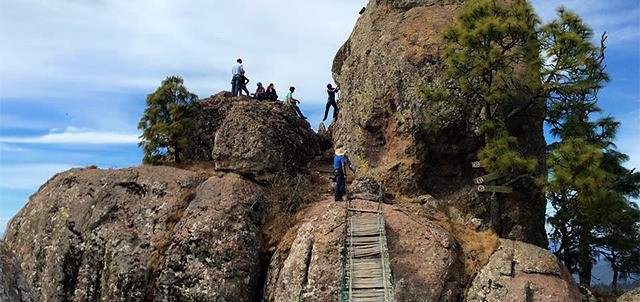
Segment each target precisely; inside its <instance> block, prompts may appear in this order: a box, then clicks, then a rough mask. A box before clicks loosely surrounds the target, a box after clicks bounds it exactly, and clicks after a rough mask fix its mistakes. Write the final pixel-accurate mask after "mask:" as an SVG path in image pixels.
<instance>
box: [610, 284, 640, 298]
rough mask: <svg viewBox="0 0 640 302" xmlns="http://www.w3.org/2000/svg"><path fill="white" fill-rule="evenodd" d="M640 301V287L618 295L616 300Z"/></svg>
mask: <svg viewBox="0 0 640 302" xmlns="http://www.w3.org/2000/svg"><path fill="white" fill-rule="evenodd" d="M637 301H640V287H637V288H635V289H633V290H630V291H628V292H626V293H624V294H623V295H622V296H620V297H618V300H616V302H637Z"/></svg>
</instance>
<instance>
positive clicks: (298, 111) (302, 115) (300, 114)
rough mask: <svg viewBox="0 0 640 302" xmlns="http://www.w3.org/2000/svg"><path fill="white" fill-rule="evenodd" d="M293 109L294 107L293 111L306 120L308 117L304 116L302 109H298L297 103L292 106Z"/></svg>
mask: <svg viewBox="0 0 640 302" xmlns="http://www.w3.org/2000/svg"><path fill="white" fill-rule="evenodd" d="M291 107H293V109H294V110H295V111H296V112H297V113H298V115H299V116H300V118H304V119H306V117H305V116H304V114H302V111H300V108H298V105H296V104H295V103H292V104H291Z"/></svg>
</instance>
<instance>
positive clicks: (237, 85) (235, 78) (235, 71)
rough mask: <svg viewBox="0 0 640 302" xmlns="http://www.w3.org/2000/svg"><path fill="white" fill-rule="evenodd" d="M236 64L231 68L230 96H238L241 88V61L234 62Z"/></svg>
mask: <svg viewBox="0 0 640 302" xmlns="http://www.w3.org/2000/svg"><path fill="white" fill-rule="evenodd" d="M236 62H237V64H236V65H233V67H232V68H231V96H238V95H240V89H241V88H242V74H243V73H244V68H243V67H242V59H240V58H238V59H237V60H236Z"/></svg>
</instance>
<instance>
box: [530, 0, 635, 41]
mask: <svg viewBox="0 0 640 302" xmlns="http://www.w3.org/2000/svg"><path fill="white" fill-rule="evenodd" d="M531 2H532V4H533V6H534V8H535V10H536V13H537V14H538V15H539V16H540V19H542V22H543V23H545V22H549V21H551V20H552V19H555V18H557V13H556V10H557V8H558V7H560V6H564V7H565V8H567V10H569V11H571V12H574V13H577V14H578V15H579V16H580V17H581V18H582V20H583V21H585V22H586V23H587V24H588V25H589V26H591V27H592V29H593V31H594V40H597V41H599V39H600V35H602V33H604V32H607V35H608V36H609V38H608V39H607V46H608V47H611V48H621V49H624V48H627V47H628V44H627V43H630V42H631V43H633V42H635V43H636V44H637V43H638V40H639V39H640V6H639V5H638V2H637V1H627V0H609V1H588V2H585V1H584V0H563V1H548V0H532V1H531Z"/></svg>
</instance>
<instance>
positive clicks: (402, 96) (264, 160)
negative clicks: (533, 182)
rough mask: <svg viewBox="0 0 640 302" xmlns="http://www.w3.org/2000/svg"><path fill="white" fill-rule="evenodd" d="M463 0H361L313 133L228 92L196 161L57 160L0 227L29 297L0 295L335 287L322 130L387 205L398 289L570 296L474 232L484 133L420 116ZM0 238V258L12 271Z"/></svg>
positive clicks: (527, 230) (318, 295) (531, 135)
mask: <svg viewBox="0 0 640 302" xmlns="http://www.w3.org/2000/svg"><path fill="white" fill-rule="evenodd" d="M460 2H461V1H455V0H448V1H447V0H395V1H393V0H372V1H370V3H369V5H368V6H367V9H366V11H364V12H363V14H362V16H361V17H360V20H359V21H358V23H357V24H356V27H355V29H354V32H353V34H352V36H351V37H350V38H349V40H348V41H347V42H346V43H345V45H344V46H343V47H342V48H341V50H340V51H339V52H338V55H337V56H336V59H335V61H334V67H333V72H334V76H335V77H336V80H337V82H338V83H340V86H341V88H342V91H343V95H342V99H341V101H340V106H341V110H340V116H339V117H338V119H337V121H336V122H335V123H334V124H332V125H331V126H330V127H329V128H328V129H324V130H325V131H322V133H321V135H320V136H319V137H318V136H316V135H315V134H314V133H313V131H312V130H311V128H310V126H309V124H308V123H307V122H306V121H304V120H301V119H299V118H298V117H297V116H296V115H295V113H294V112H293V111H291V110H290V108H287V107H286V106H285V105H284V104H282V103H280V102H258V101H255V100H249V99H247V98H244V97H230V96H229V94H228V93H226V92H222V93H219V94H216V95H215V96H212V97H210V98H208V99H205V100H202V101H201V102H200V104H199V105H200V106H201V108H200V110H199V113H198V116H197V117H195V120H196V122H197V124H198V129H199V131H198V133H195V134H194V138H193V139H192V140H191V141H190V146H189V147H188V148H187V150H186V153H185V158H184V159H185V161H187V162H191V163H195V164H194V165H182V166H180V167H167V166H164V167H162V166H158V167H151V166H142V167H134V168H128V169H121V170H111V169H109V170H100V169H97V168H81V169H80V168H78V169H71V170H69V171H66V172H63V173H60V174H58V175H55V176H54V177H53V178H51V179H50V180H49V181H47V183H45V184H44V185H43V186H42V187H41V188H40V189H39V190H38V191H37V192H36V193H35V194H34V195H33V196H32V197H31V198H30V200H29V202H28V203H27V205H26V206H25V207H24V208H23V209H22V210H21V211H20V212H19V213H18V214H17V215H16V216H15V217H14V218H13V219H12V221H11V222H10V224H9V226H8V228H7V230H6V233H5V237H4V239H5V241H6V242H7V247H8V248H9V249H10V250H11V251H12V252H13V253H15V254H16V255H17V257H18V261H19V262H20V263H21V267H22V269H23V270H24V276H25V279H26V281H27V283H28V284H29V285H30V286H31V288H32V290H33V299H31V298H30V296H28V294H27V292H28V289H27V287H26V286H23V285H21V284H23V283H21V281H19V280H20V279H19V275H15V276H18V281H17V283H3V282H4V281H3V280H5V279H3V278H4V274H3V275H0V298H3V297H4V296H2V295H3V294H4V293H13V292H16V291H17V292H24V293H25V294H24V296H23V301H30V299H31V300H35V301H114V302H115V301H258V300H261V301H274V302H275V301H335V300H336V299H337V298H338V297H339V292H340V290H341V278H342V257H343V243H344V242H345V240H344V238H345V237H344V236H345V219H346V215H347V214H346V211H345V208H344V206H345V205H344V203H340V202H334V201H331V197H330V194H329V192H330V183H329V180H328V179H329V176H331V175H332V172H333V171H332V170H331V163H330V162H329V161H330V158H331V156H330V154H329V153H328V152H330V151H328V150H327V148H329V147H330V146H331V144H332V143H333V144H334V145H335V144H344V145H346V147H347V149H348V150H349V153H350V154H351V156H352V157H351V160H352V161H353V162H354V163H355V164H356V166H357V167H358V174H359V175H358V176H359V177H360V178H359V179H358V181H353V182H352V184H351V187H350V188H351V189H352V190H353V191H354V192H356V191H357V192H356V193H358V194H360V195H359V196H360V197H361V199H358V200H354V201H352V202H353V206H355V207H358V208H371V207H377V206H378V205H379V203H373V202H370V201H365V200H362V199H372V200H376V199H377V200H380V201H381V200H385V201H390V202H391V203H392V204H384V205H383V204H380V206H381V209H382V212H383V214H384V217H385V221H386V226H387V228H386V238H387V244H388V255H389V264H390V267H391V271H392V276H393V286H394V292H393V294H394V297H395V299H396V300H397V301H425V300H427V301H554V299H555V300H557V301H559V300H562V301H566V302H571V301H580V300H581V299H582V297H581V296H580V293H579V292H578V290H577V287H576V285H575V282H573V280H572V277H571V276H570V275H569V274H568V272H567V271H566V269H565V268H564V267H562V265H561V264H560V263H559V262H558V260H557V259H556V258H555V256H553V255H552V254H550V253H549V252H547V251H545V250H542V249H540V248H537V247H535V246H533V245H530V244H526V243H522V242H519V241H511V240H500V241H499V240H498V238H497V236H496V235H495V234H493V233H491V232H487V231H483V232H479V231H477V229H481V228H482V227H483V226H486V223H485V225H483V223H482V219H485V218H486V214H487V213H486V212H487V207H486V204H485V200H483V199H482V198H480V197H479V196H478V195H477V194H476V193H474V192H472V186H471V184H472V181H471V180H472V178H473V177H474V176H477V174H476V172H475V171H473V170H472V169H471V167H470V161H471V160H472V159H473V158H474V156H475V152H476V151H477V149H478V147H479V142H478V139H477V138H474V137H471V136H468V135H465V134H464V133H466V132H465V131H466V129H463V128H464V127H462V128H460V127H458V126H459V125H454V126H452V127H451V128H448V130H447V131H444V132H441V133H437V134H435V135H427V133H426V131H425V130H424V128H423V127H422V125H423V123H424V118H425V117H424V115H423V114H422V112H423V110H428V109H429V108H428V106H426V105H425V103H424V102H422V100H421V96H420V95H419V93H418V92H417V89H418V88H419V87H420V86H421V85H424V84H429V83H431V82H434V81H438V79H439V77H440V76H441V69H442V62H441V60H440V59H439V53H440V51H441V50H442V45H441V41H440V38H439V33H440V32H441V31H442V29H443V28H444V27H445V26H446V25H447V24H450V23H451V22H452V20H453V18H454V15H455V13H456V12H457V10H458V9H459V5H460V4H459V3H460ZM529 125H530V126H531V128H525V126H524V125H520V126H522V128H519V130H520V132H517V133H519V134H520V135H521V137H522V138H526V141H527V142H529V143H531V145H530V146H523V147H526V148H529V149H527V150H529V152H531V153H530V154H536V155H539V154H538V153H539V152H543V151H544V150H543V149H540V148H542V146H543V145H544V140H543V138H542V136H541V135H542V133H541V131H540V130H541V129H539V125H538V124H536V123H529ZM520 126H517V125H513V127H516V128H517V127H520ZM456 127H458V128H456ZM516 130H518V129H516ZM321 151H328V152H325V153H324V154H322V155H323V156H318V155H320V152H321ZM202 162H209V163H210V164H211V165H210V166H215V170H206V169H205V170H204V171H203V170H202V169H201V168H198V165H199V164H202ZM199 169H200V170H199ZM283 171H284V172H287V173H281V172H283ZM295 173H297V175H296V174H295ZM281 175H285V178H286V177H289V178H287V180H286V181H284V182H277V181H271V182H270V181H269V180H273V179H277V177H278V176H281ZM292 175H295V176H292ZM265 179H266V180H265ZM291 179H293V180H294V181H289V180H291ZM301 183H303V184H307V185H306V186H305V185H300V184H301ZM517 189H518V192H519V193H517V194H514V195H513V196H511V197H509V198H505V199H503V200H502V201H503V208H504V213H503V216H502V228H503V230H505V237H510V238H516V239H520V240H523V241H527V242H533V243H535V244H537V245H543V244H545V243H546V239H545V236H544V228H543V224H544V202H543V201H542V200H541V195H540V192H539V191H537V190H535V189H533V188H517ZM305 190H306V191H305ZM385 191H387V192H390V193H393V194H395V196H394V195H393V194H385ZM302 195H304V196H305V197H304V198H303V197H301V196H302ZM294 196H297V197H295V198H298V199H299V200H303V199H305V201H304V202H302V201H300V202H298V201H296V202H292V200H293V198H294ZM366 196H373V197H375V198H364V197H366ZM394 197H396V198H395V199H394ZM391 199H393V200H391ZM283 200H285V201H286V202H288V203H281V201H283ZM407 200H408V201H411V202H403V201H407ZM452 213H455V215H453V214H452ZM291 226H293V227H291ZM3 248H4V247H3V246H2V244H1V243H0V265H3V266H2V267H1V268H2V272H4V271H6V270H9V271H12V270H13V271H16V272H17V266H16V265H15V263H13V264H12V263H11V261H12V260H9V261H8V262H7V261H5V259H12V258H4V257H5V256H4V255H7V253H5V252H4V251H3ZM5 263H10V265H9V268H8V269H6V268H5V267H4V265H5ZM11 282H13V281H11ZM24 297H26V298H24ZM9 301H12V300H9ZM17 301H20V300H17Z"/></svg>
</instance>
